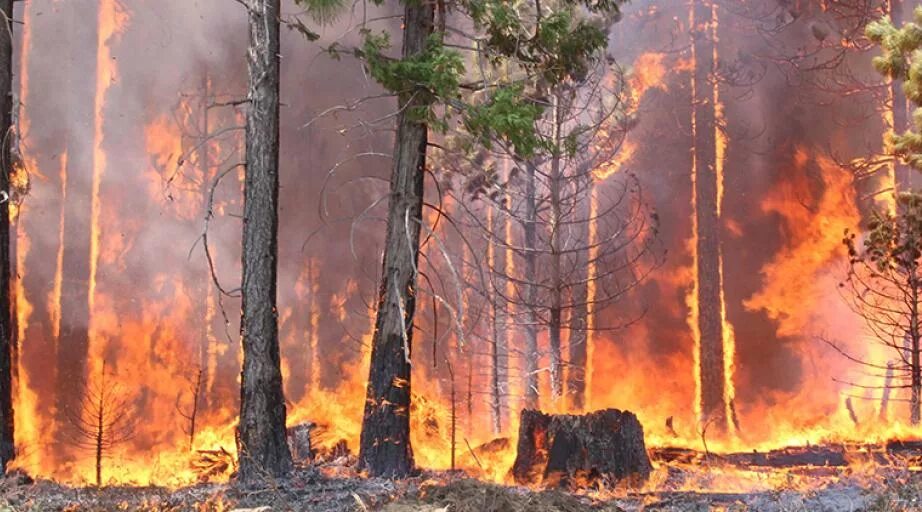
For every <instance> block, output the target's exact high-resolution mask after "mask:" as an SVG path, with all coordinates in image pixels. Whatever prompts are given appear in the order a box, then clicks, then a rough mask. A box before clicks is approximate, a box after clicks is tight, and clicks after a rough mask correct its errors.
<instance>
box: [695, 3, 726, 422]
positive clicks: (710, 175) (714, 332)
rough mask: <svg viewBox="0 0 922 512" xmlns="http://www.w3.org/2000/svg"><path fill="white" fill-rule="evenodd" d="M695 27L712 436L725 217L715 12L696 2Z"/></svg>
mask: <svg viewBox="0 0 922 512" xmlns="http://www.w3.org/2000/svg"><path fill="white" fill-rule="evenodd" d="M693 15H694V19H695V23H694V25H693V26H694V27H696V29H698V30H701V31H703V32H702V33H700V34H698V37H696V38H695V42H694V48H693V49H694V59H695V70H694V73H695V76H694V84H693V86H694V87H693V90H694V98H693V105H694V162H695V164H694V165H695V169H694V170H693V172H694V176H695V179H694V194H695V220H696V225H697V233H696V235H697V236H696V238H697V244H696V248H697V269H698V273H697V280H698V287H697V288H698V289H697V292H698V293H697V297H696V300H697V303H698V326H697V327H698V336H699V346H698V364H699V375H700V379H701V381H700V384H699V386H700V388H699V392H700V396H699V404H700V407H701V418H699V419H700V421H701V422H702V424H703V425H707V426H708V427H707V428H709V429H710V431H711V432H715V431H725V430H726V426H727V418H726V408H727V404H726V403H725V387H726V381H725V375H724V357H725V354H724V346H723V335H724V333H723V319H722V317H721V316H722V315H721V300H722V294H721V289H720V287H721V278H720V219H719V213H718V208H719V205H718V194H717V190H718V183H717V182H718V179H719V177H718V175H717V145H716V128H717V126H716V123H717V118H716V112H715V108H716V102H717V97H716V94H715V88H714V83H713V81H712V80H713V79H714V76H713V75H714V71H715V69H716V63H715V60H714V52H715V44H716V42H715V40H714V33H713V32H712V31H713V30H714V29H713V26H714V23H716V20H715V14H714V11H713V10H712V6H711V4H710V3H706V2H695V4H694V13H693Z"/></svg>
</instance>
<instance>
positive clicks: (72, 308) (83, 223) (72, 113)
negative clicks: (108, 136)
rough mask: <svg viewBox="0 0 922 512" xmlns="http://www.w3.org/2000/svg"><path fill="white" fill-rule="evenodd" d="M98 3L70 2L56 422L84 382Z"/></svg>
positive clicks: (73, 402)
mask: <svg viewBox="0 0 922 512" xmlns="http://www.w3.org/2000/svg"><path fill="white" fill-rule="evenodd" d="M96 4H97V2H94V1H90V0H74V1H73V2H68V3H67V4H66V5H64V7H63V8H64V9H65V10H67V11H69V12H68V17H69V26H68V30H69V32H70V33H69V38H68V44H69V47H70V50H69V51H70V52H71V58H70V60H69V62H70V68H69V69H68V71H67V85H66V90H67V91H69V94H70V95H71V97H73V98H75V101H71V102H69V103H68V108H67V124H68V128H69V129H68V130H67V132H66V146H67V149H66V150H67V169H66V178H65V179H66V182H67V184H66V192H65V200H64V225H63V233H64V238H63V263H62V268H63V280H62V283H61V330H60V335H59V338H58V343H57V364H56V369H57V374H56V375H57V379H56V381H55V395H54V396H55V406H56V409H57V413H58V420H59V421H58V424H59V425H65V424H66V422H67V418H66V416H65V415H66V413H67V411H68V410H73V409H74V408H76V407H78V405H79V401H80V396H79V393H74V389H73V386H74V383H75V382H77V383H79V382H85V381H86V380H87V379H86V375H85V367H86V361H87V353H88V350H89V331H88V329H89V325H90V287H89V285H90V272H91V261H90V259H91V254H90V251H91V243H92V237H93V233H92V229H93V227H92V219H91V215H89V213H88V212H91V211H92V199H93V172H94V168H95V161H94V154H93V140H94V132H95V116H96V112H95V97H96V74H97V73H96V52H94V51H88V49H95V48H96V46H97V37H98V36H97V27H96V23H95V22H96V19H97V18H98V12H97V11H98V6H97V5H96ZM90 20H92V21H90Z"/></svg>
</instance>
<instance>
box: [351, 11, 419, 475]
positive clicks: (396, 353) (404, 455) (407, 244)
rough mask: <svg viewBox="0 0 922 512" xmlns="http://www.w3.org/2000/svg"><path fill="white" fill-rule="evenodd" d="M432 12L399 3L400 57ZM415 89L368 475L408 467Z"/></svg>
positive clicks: (396, 176)
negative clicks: (402, 14) (401, 28)
mask: <svg viewBox="0 0 922 512" xmlns="http://www.w3.org/2000/svg"><path fill="white" fill-rule="evenodd" d="M434 14H435V13H434V9H433V5H432V2H406V3H405V7H404V20H403V26H404V30H403V57H404V58H409V57H413V56H416V55H419V54H420V53H422V52H424V51H425V50H426V45H427V43H428V40H429V37H430V35H431V34H432V33H433V23H434ZM415 92H416V91H403V92H402V93H401V95H400V98H399V102H398V103H399V105H398V107H399V109H400V110H399V112H400V114H399V115H398V116H397V137H396V140H395V145H394V166H393V170H392V173H391V184H390V204H389V206H388V217H387V234H386V238H385V242H384V244H385V245H384V261H383V262H382V270H381V287H380V289H379V290H378V312H377V317H376V319H375V333H374V339H373V340H372V349H371V368H370V370H369V375H368V390H367V395H366V401H365V413H364V417H363V419H362V436H361V443H360V452H359V464H360V466H361V467H362V468H364V469H366V470H367V471H368V473H369V474H370V475H372V476H388V477H399V476H404V475H407V474H409V473H410V472H411V471H413V450H412V447H411V446H410V356H411V346H412V341H413V315H414V313H415V311H416V264H417V261H418V258H419V232H420V226H421V223H422V204H423V179H424V173H425V169H426V145H427V143H428V135H429V129H428V126H427V125H426V123H425V122H424V121H421V120H420V119H419V118H418V114H417V115H416V116H414V110H416V108H426V105H425V104H423V103H422V102H421V100H420V99H419V98H418V95H416V94H415Z"/></svg>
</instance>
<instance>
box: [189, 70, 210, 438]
mask: <svg viewBox="0 0 922 512" xmlns="http://www.w3.org/2000/svg"><path fill="white" fill-rule="evenodd" d="M211 99H212V91H211V80H209V78H208V71H207V68H206V70H205V72H204V73H202V106H201V108H202V138H201V139H199V140H197V141H196V143H197V144H200V148H199V167H200V168H201V170H202V211H203V214H205V215H209V214H210V213H209V209H210V208H211V185H212V181H213V180H214V176H213V175H212V172H211V167H212V166H211V150H210V148H211V144H210V143H209V142H208V140H207V139H208V137H209V136H210V135H211V118H210V116H209V114H210V112H209V108H208V106H209V104H211ZM202 279H203V281H202V284H201V286H202V302H201V308H202V315H203V317H204V320H205V321H204V322H202V331H201V336H202V344H201V347H200V353H199V377H200V379H202V380H203V382H211V380H212V378H213V377H212V372H214V371H215V369H214V368H212V367H211V354H212V353H213V351H214V348H213V347H212V343H214V339H213V338H214V325H213V321H214V314H213V310H214V303H215V300H214V291H215V290H214V288H215V287H214V283H213V282H212V276H211V269H210V268H209V266H208V264H207V263H206V264H205V275H203V276H202ZM203 374H204V377H201V376H202V375H203ZM208 395H209V394H208V393H203V396H202V402H203V403H202V407H203V408H207V407H208V402H209V396H208ZM190 449H191V448H190Z"/></svg>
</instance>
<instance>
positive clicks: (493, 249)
mask: <svg viewBox="0 0 922 512" xmlns="http://www.w3.org/2000/svg"><path fill="white" fill-rule="evenodd" d="M497 214H498V210H497V209H493V208H491V209H490V210H488V211H487V229H489V231H490V233H491V234H492V235H491V236H492V238H493V239H497V238H500V239H505V222H504V221H500V222H497V218H496V217H497ZM497 229H502V231H503V234H502V236H500V234H499V233H497ZM487 258H488V261H489V262H490V272H491V284H492V286H493V287H494V289H491V290H490V313H491V314H490V316H491V323H492V326H491V327H492V332H491V335H492V336H491V337H492V338H493V339H492V340H491V342H490V359H491V365H490V366H491V368H490V417H491V420H492V426H493V433H494V434H496V435H499V434H500V433H501V432H502V431H503V420H504V419H505V414H504V397H505V395H506V386H507V385H508V384H507V380H508V369H507V365H508V347H507V343H508V339H507V337H506V307H505V304H503V303H502V301H504V300H505V299H504V297H503V295H504V293H501V292H499V291H497V290H505V285H506V279H505V275H506V250H505V248H504V247H502V246H498V245H497V244H496V243H495V242H493V241H490V242H488V245H487Z"/></svg>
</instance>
